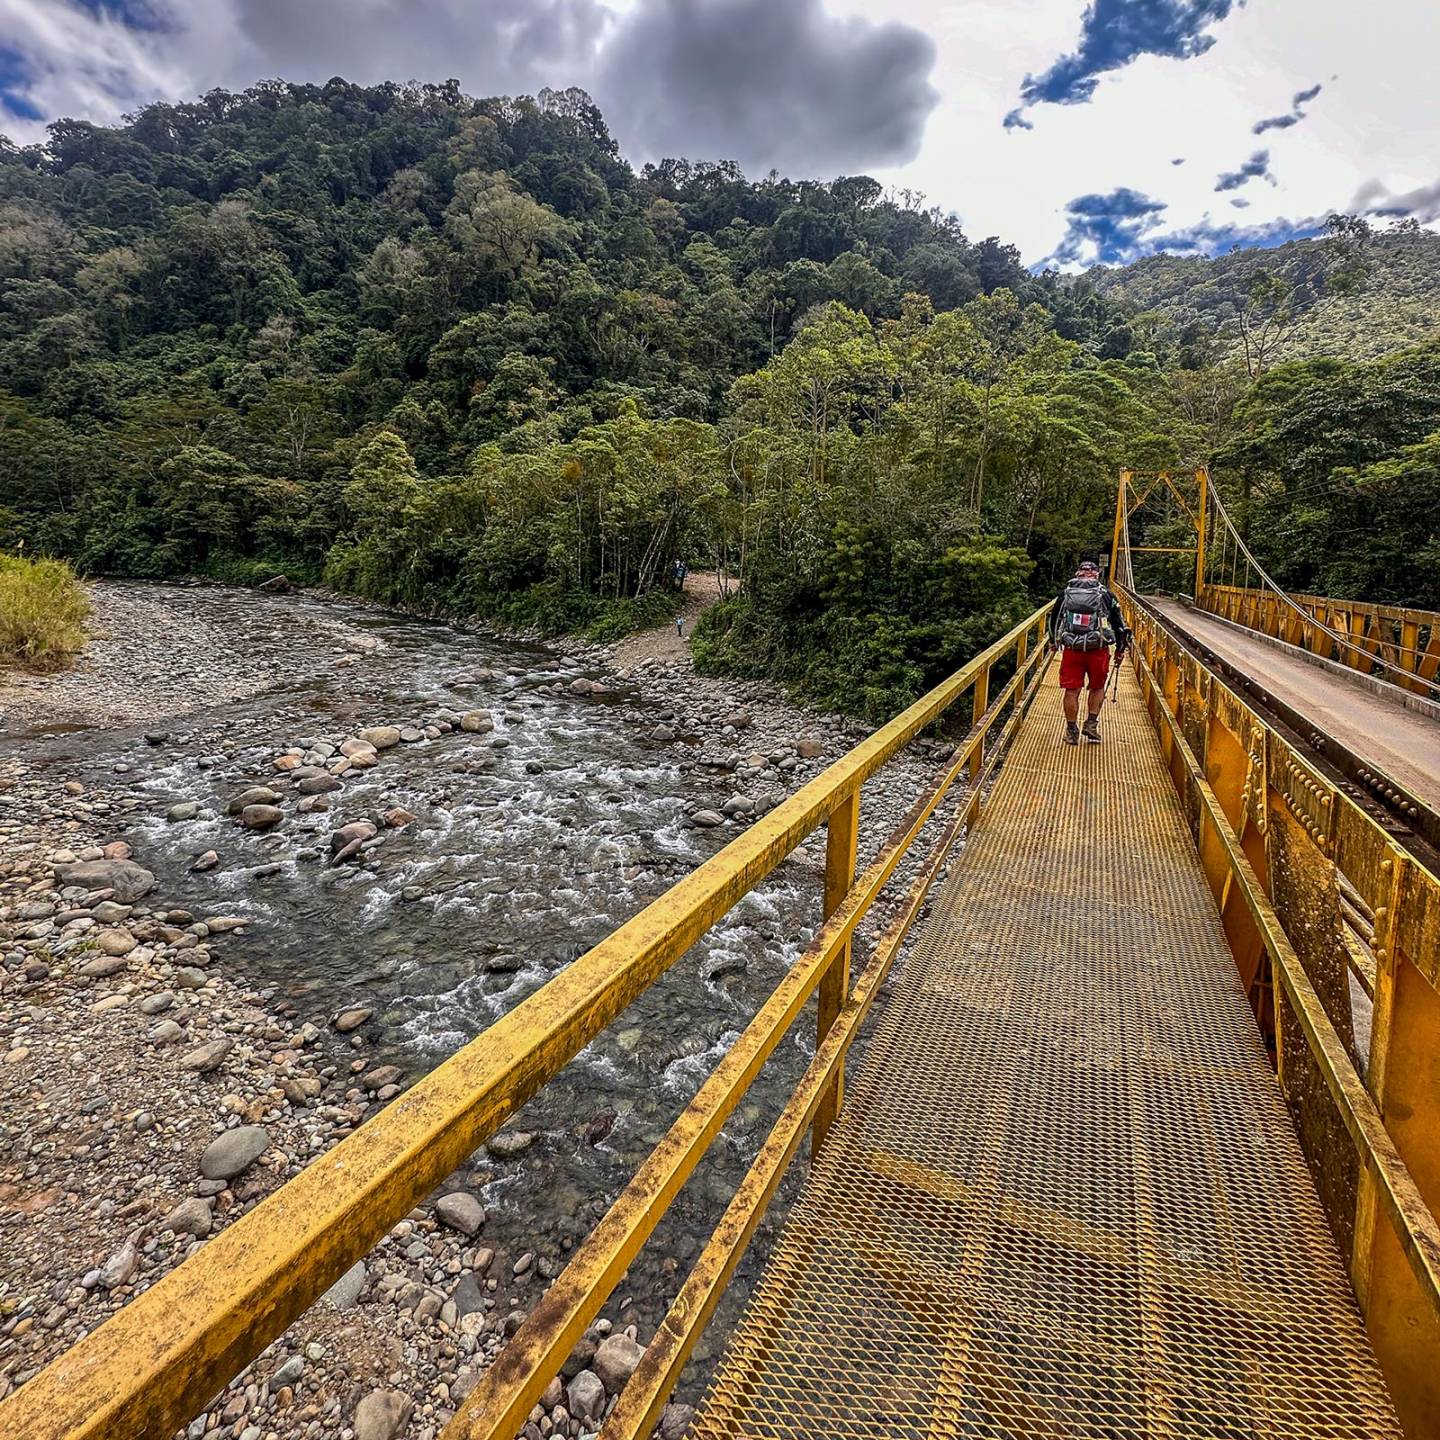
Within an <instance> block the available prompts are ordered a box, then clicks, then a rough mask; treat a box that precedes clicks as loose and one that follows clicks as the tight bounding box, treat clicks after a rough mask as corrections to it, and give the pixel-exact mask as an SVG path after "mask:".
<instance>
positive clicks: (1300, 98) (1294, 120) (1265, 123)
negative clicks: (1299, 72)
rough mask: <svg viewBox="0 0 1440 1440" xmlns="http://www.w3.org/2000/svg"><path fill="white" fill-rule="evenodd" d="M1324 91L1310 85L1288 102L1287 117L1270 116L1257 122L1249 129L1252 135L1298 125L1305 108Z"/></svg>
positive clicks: (1302, 117) (1318, 86)
mask: <svg viewBox="0 0 1440 1440" xmlns="http://www.w3.org/2000/svg"><path fill="white" fill-rule="evenodd" d="M1322 89H1324V86H1322V85H1318V84H1317V85H1312V86H1311V87H1310V88H1309V89H1308V90H1299V91H1297V92H1296V94H1295V98H1294V99H1293V100H1291V102H1290V113H1289V114H1288V115H1271V116H1270V117H1269V118H1268V119H1266V120H1257V121H1256V122H1255V123H1254V125H1252V126H1251V127H1250V130H1251V133H1252V134H1254V135H1263V134H1264V133H1265V132H1266V131H1267V130H1288V129H1289V128H1290V127H1291V126H1292V125H1298V124H1299V123H1300V122H1301V121H1302V120H1303V119H1304V118H1305V106H1307V105H1308V104H1309V103H1310V102H1311V101H1312V100H1313V99H1314V98H1315V97H1316V96H1317V95H1318V94H1319V93H1320V91H1321V90H1322Z"/></svg>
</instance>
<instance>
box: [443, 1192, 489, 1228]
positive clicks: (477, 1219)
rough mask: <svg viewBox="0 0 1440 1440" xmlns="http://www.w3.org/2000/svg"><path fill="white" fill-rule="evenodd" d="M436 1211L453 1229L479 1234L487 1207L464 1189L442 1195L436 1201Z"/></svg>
mask: <svg viewBox="0 0 1440 1440" xmlns="http://www.w3.org/2000/svg"><path fill="white" fill-rule="evenodd" d="M435 1213H436V1214H437V1215H438V1216H439V1217H440V1219H441V1220H443V1221H444V1222H445V1224H447V1225H448V1226H449V1227H450V1228H451V1229H452V1230H458V1231H460V1233H461V1234H462V1235H474V1234H477V1233H478V1232H479V1230H480V1227H481V1226H482V1225H483V1224H484V1223H485V1207H484V1206H483V1205H482V1204H481V1203H480V1202H479V1201H478V1200H477V1199H476V1198H475V1197H474V1196H473V1195H468V1194H466V1192H465V1191H463V1190H454V1191H452V1192H451V1193H450V1194H449V1195H442V1196H441V1197H440V1198H439V1199H438V1200H437V1201H436V1202H435Z"/></svg>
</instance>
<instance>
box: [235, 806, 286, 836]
mask: <svg viewBox="0 0 1440 1440" xmlns="http://www.w3.org/2000/svg"><path fill="white" fill-rule="evenodd" d="M284 818H285V812H284V811H283V810H281V809H280V808H279V806H277V805H247V806H246V807H245V808H244V809H243V810H242V811H241V812H240V823H241V824H242V825H243V826H244V827H245V828H246V829H247V830H269V829H271V828H272V827H274V826H276V825H278V824H279V823H280V822H281V821H282V820H283V819H284Z"/></svg>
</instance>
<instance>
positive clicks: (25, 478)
mask: <svg viewBox="0 0 1440 1440" xmlns="http://www.w3.org/2000/svg"><path fill="white" fill-rule="evenodd" d="M1352 240H1353V237H1345V236H1341V237H1339V240H1337V242H1335V244H1334V245H1332V246H1331V248H1330V249H1327V250H1325V251H1323V252H1320V254H1321V257H1322V263H1321V264H1320V266H1319V269H1318V270H1316V271H1315V273H1314V274H1309V272H1307V274H1308V275H1309V278H1308V279H1307V281H1306V283H1307V285H1309V286H1310V287H1311V290H1312V291H1314V292H1315V293H1317V294H1318V293H1319V292H1320V290H1322V289H1323V290H1325V292H1326V293H1327V294H1328V293H1330V291H1332V290H1333V291H1334V292H1335V293H1338V291H1339V288H1340V287H1338V286H1335V285H1333V284H1332V283H1331V282H1332V281H1333V279H1334V278H1335V277H1336V276H1342V277H1345V278H1346V279H1347V285H1348V288H1350V289H1351V290H1357V289H1359V290H1363V289H1364V288H1365V287H1367V286H1374V285H1376V284H1377V283H1379V282H1377V280H1376V278H1375V277H1376V272H1377V271H1380V272H1383V271H1384V269H1385V266H1386V265H1387V264H1388V263H1389V262H1388V261H1387V260H1386V259H1385V258H1384V257H1385V254H1386V253H1388V252H1386V251H1385V247H1384V246H1375V245H1372V244H1369V243H1368V242H1367V244H1366V246H1365V248H1366V250H1367V256H1366V259H1365V265H1364V274H1363V275H1361V274H1358V272H1357V273H1352V272H1354V271H1355V269H1356V267H1354V266H1353V265H1352V264H1351V260H1352V259H1353V255H1352V253H1351V250H1350V249H1347V248H1346V246H1347V245H1350V243H1351V241H1352ZM1402 241H1403V243H1404V244H1414V243H1417V242H1416V240H1415V237H1408V236H1407V237H1402ZM1342 242H1343V243H1342ZM1327 243H1329V242H1327ZM1397 243H1401V242H1397ZM1337 246H1338V248H1337ZM1403 253H1404V254H1405V255H1406V256H1408V255H1409V254H1410V251H1408V250H1406V251H1404V252H1403ZM1377 256H1378V257H1379V258H1378V260H1377ZM1186 263H1189V262H1186ZM1407 263H1408V262H1407ZM1312 269H1313V267H1312ZM1322 272H1323V273H1322ZM1289 293H1290V292H1287V295H1288V294H1289ZM1147 303H1148V302H1147ZM1265 303H1267V304H1269V305H1270V306H1271V307H1272V309H1274V308H1275V307H1278V306H1282V305H1284V304H1288V303H1291V301H1290V300H1288V299H1286V298H1285V297H1277V296H1276V295H1273V294H1272V295H1271V296H1270V297H1269V299H1268V300H1267V301H1266V302H1265ZM1281 318H1282V319H1288V315H1282V317H1281ZM1220 323H1221V324H1222V326H1223V323H1224V322H1223V321H1222V322H1220ZM1206 333H1210V332H1209V331H1207V332H1206ZM1400 338H1401V339H1404V338H1408V336H1401V337H1400ZM1278 359H1279V356H1278V355H1272V356H1271V361H1278ZM1253 369H1254V367H1252V370H1253ZM1211 458H1213V459H1214V460H1215V462H1216V463H1217V466H1218V473H1219V474H1220V477H1221V480H1222V483H1224V484H1225V485H1226V487H1227V490H1228V489H1233V490H1234V492H1235V494H1236V495H1237V497H1241V498H1240V500H1239V502H1238V503H1240V504H1241V510H1240V513H1241V515H1242V517H1243V518H1244V519H1245V520H1246V523H1247V524H1250V525H1252V526H1253V532H1252V533H1253V534H1254V537H1255V539H1256V543H1257V545H1259V546H1260V548H1261V550H1262V552H1263V558H1265V559H1266V560H1267V562H1268V563H1270V564H1271V565H1272V566H1274V567H1275V569H1276V570H1277V572H1278V573H1280V574H1281V575H1282V576H1283V577H1285V578H1287V579H1288V580H1290V581H1291V582H1292V583H1295V584H1296V585H1297V586H1298V585H1301V584H1304V585H1311V584H1313V585H1315V586H1317V587H1321V588H1330V589H1333V590H1335V591H1336V592H1337V593H1343V592H1344V591H1345V590H1346V589H1347V588H1348V589H1351V590H1354V591H1360V592H1364V593H1368V594H1372V595H1377V596H1379V595H1382V594H1383V595H1393V598H1397V599H1405V600H1409V601H1412V602H1416V603H1431V604H1437V605H1440V581H1437V579H1436V574H1437V567H1436V565H1435V564H1434V563H1433V557H1434V556H1435V552H1436V546H1437V544H1440V541H1437V536H1440V519H1437V500H1440V479H1437V477H1440V347H1437V346H1436V345H1434V344H1431V345H1430V346H1429V347H1428V348H1426V347H1422V348H1417V349H1413V350H1410V351H1407V352H1404V353H1401V354H1397V355H1394V356H1389V357H1387V358H1384V359H1380V360H1374V361H1364V360H1359V361H1350V360H1344V359H1336V360H1323V361H1313V362H1305V363H1299V364H1279V363H1270V362H1268V361H1267V363H1266V364H1264V365H1262V366H1261V367H1259V370H1258V373H1250V372H1248V371H1247V370H1246V369H1245V368H1244V367H1242V366H1239V365H1236V364H1235V363H1233V362H1229V361H1227V360H1226V359H1225V357H1224V354H1223V347H1221V348H1220V353H1217V350H1216V347H1215V346H1213V345H1210V344H1208V343H1206V342H1205V335H1204V334H1201V333H1200V331H1199V330H1198V329H1196V327H1195V326H1193V325H1189V324H1188V322H1186V323H1179V322H1174V323H1172V322H1170V321H1163V320H1157V319H1156V317H1155V315H1154V314H1153V312H1150V313H1147V312H1145V311H1142V310H1141V309H1140V308H1138V306H1137V305H1136V304H1135V303H1134V302H1133V301H1132V300H1131V299H1129V298H1127V297H1126V296H1124V295H1122V296H1119V297H1114V298H1112V297H1109V296H1107V295H1105V294H1102V293H1100V291H1099V290H1098V289H1097V287H1096V286H1095V285H1094V284H1091V283H1089V282H1087V281H1084V280H1081V281H1072V280H1069V279H1066V278H1063V277H1060V276H1058V275H1055V274H1051V273H1045V274H1040V275H1035V274H1031V273H1030V272H1029V271H1027V270H1026V269H1025V268H1024V267H1023V266H1022V265H1021V263H1020V260H1019V257H1018V254H1017V253H1016V252H1015V250H1014V249H1013V248H1011V247H1009V246H1007V245H1005V244H1003V243H1002V242H1001V241H999V240H998V239H993V238H991V239H985V240H981V241H978V242H977V241H973V240H971V239H970V238H968V237H967V236H966V235H965V234H964V233H963V231H962V230H961V228H960V225H959V223H958V222H957V221H956V220H955V219H954V217H952V216H947V215H945V214H942V213H940V212H938V211H936V210H934V209H927V208H926V207H925V206H924V204H923V202H922V201H920V200H919V199H918V198H916V197H913V196H909V195H898V196H897V195H894V194H888V193H886V192H884V191H883V190H882V188H881V187H880V186H879V185H878V184H877V183H876V182H875V181H873V180H871V179H869V178H867V177H864V176H852V177H842V178H840V179H837V180H834V181H832V182H830V183H827V184H821V183H817V182H808V181H807V182H791V181H788V180H784V179H782V178H780V177H778V176H775V175H771V176H768V177H766V178H764V179H762V180H758V181H750V180H747V179H746V178H745V177H744V176H743V175H742V174H741V173H740V172H739V171H738V170H737V169H736V168H735V167H734V166H733V165H729V164H723V163H721V164H699V163H691V162H688V161H684V160H670V161H665V162H663V163H662V164H659V165H656V166H647V167H646V168H645V169H644V170H643V171H641V172H640V173H638V174H637V173H636V172H635V171H634V170H633V169H632V168H631V167H630V166H629V165H628V164H627V163H626V162H625V161H624V159H623V158H622V157H621V155H620V154H619V152H618V149H617V147H616V145H615V143H614V142H613V140H612V139H611V137H610V136H609V134H608V132H607V130H606V127H605V124H604V121H603V119H602V117H601V116H600V114H599V113H598V111H597V110H596V109H595V107H594V106H593V104H592V103H591V102H590V101H589V99H588V97H587V96H585V95H584V94H583V93H582V92H578V91H567V92H564V93H560V94H555V93H551V92H542V93H541V95H540V96H539V97H538V99H535V100H531V99H526V98H522V99H513V100H512V99H488V100H474V99H471V98H469V97H467V96H465V95H463V94H462V93H461V92H460V91H459V89H458V87H457V86H455V85H454V84H453V83H452V84H449V85H444V86H399V85H383V86H376V87H369V88H363V87H359V86H354V85H350V84H347V83H345V82H343V81H339V80H336V81H332V82H330V83H329V84H327V85H324V86H311V85H289V84H285V83H282V82H278V81H277V82H269V83H266V84H262V85H258V86H255V87H253V88H252V89H250V90H248V91H246V92H245V93H243V94H229V93H224V92H215V93H212V94H210V95H207V96H205V97H204V98H203V99H202V100H200V101H198V102H197V103H195V104H190V105H153V106H150V107H148V108H146V109H145V110H143V111H141V112H140V113H139V114H138V115H136V116H135V117H133V119H132V120H131V121H130V122H129V123H128V124H126V125H125V126H124V127H122V128H118V129H105V128H100V127H96V126H93V125H90V124H86V123H82V122H75V121H65V122H60V123H57V124H56V125H54V126H52V127H51V130H50V139H49V141H48V143H47V144H46V145H45V146H44V147H32V148H28V149H16V148H14V147H8V146H4V147H0V548H8V547H13V546H15V545H17V544H18V543H19V542H22V541H23V542H24V543H25V545H26V547H27V550H28V551H30V552H39V553H49V554H56V555H64V556H67V557H69V558H71V559H73V560H74V561H75V562H76V563H77V564H78V565H79V566H81V567H82V568H83V569H84V570H86V571H88V572H91V573H118V574H127V575H138V576H163V575H175V574H207V575H212V576H216V577H220V578H226V579H232V580H241V581H255V580H263V579H265V578H268V577H269V576H271V575H274V574H276V573H285V574H287V575H289V576H290V577H291V578H293V579H296V580H303V581H318V580H321V579H323V580H325V581H326V582H328V583H329V584H331V585H334V586H337V587H339V588H342V589H345V590H349V591H352V592H354V593H357V594H360V595H363V596H367V597H369V598H373V599H377V600H381V601H384V602H387V603H397V604H406V605H413V606H419V607H423V608H427V609H433V610H445V611H451V612H455V613H463V614H470V615H479V616H488V617H493V618H496V619H500V620H504V621H508V622H510V623H516V624H533V625H538V626H540V627H542V628H544V629H547V630H550V631H558V630H563V629H576V628H582V629H588V630H589V631H590V632H591V633H596V634H604V633H614V632H616V631H618V630H619V629H622V628H624V627H626V626H629V625H634V624H640V623H644V622H645V621H646V620H647V619H648V620H653V619H656V618H659V617H660V616H661V614H662V613H663V612H664V611H666V610H668V608H669V605H670V603H671V601H670V598H669V596H668V594H667V590H666V586H667V585H668V583H669V577H670V575H671V572H672V569H673V565H674V562H675V561H676V560H677V559H683V560H685V561H687V562H689V563H690V564H692V565H701V564H703V565H713V566H716V567H718V568H721V569H723V570H724V571H726V572H727V573H728V574H730V575H731V576H733V577H735V578H736V580H737V581H739V582H740V583H741V591H740V594H739V596H738V597H737V598H735V599H733V600H731V601H729V602H727V603H726V604H725V605H724V606H722V607H720V608H719V609H718V610H717V611H715V612H712V613H711V615H710V616H709V617H708V618H707V622H706V624H705V626H704V629H703V631H702V634H701V636H700V639H699V642H698V653H699V656H700V659H701V661H702V663H705V664H708V665H710V666H712V667H715V668H722V669H728V670H732V671H741V672H744V673H751V674H766V675H772V676H777V677H779V678H783V679H785V680H788V681H791V682H794V683H797V684H799V685H800V686H802V687H803V688H804V689H805V690H806V691H807V692H808V693H810V694H811V695H813V696H814V697H816V698H819V699H821V700H824V701H829V702H832V703H835V704H838V705H844V706H846V707H849V708H854V709H857V710H861V711H863V712H865V713H867V714H870V715H879V714H883V713H885V712H886V711H888V710H891V709H893V708H894V707H895V706H896V705H898V704H899V703H901V702H902V701H903V700H904V699H906V698H907V697H909V696H911V695H913V694H915V693H916V692H917V691H918V690H919V689H920V688H921V687H923V686H924V685H925V684H927V683H928V682H930V681H932V680H933V679H935V678H936V677H937V676H939V675H940V674H943V673H945V672H946V671H948V670H949V669H951V668H953V666H954V665H955V664H957V663H958V662H959V661H961V660H962V659H963V658H965V657H966V656H967V655H968V654H969V653H971V652H972V651H973V650H974V649H975V648H976V647H977V646H979V645H981V644H983V643H985V642H986V641H988V640H989V639H991V638H993V637H994V636H995V635H996V634H997V633H999V632H1000V631H1001V630H1002V629H1003V628H1004V627H1005V626H1006V625H1008V624H1009V623H1010V622H1011V621H1012V620H1013V619H1014V618H1015V617H1017V616H1018V615H1021V614H1023V613H1025V611H1026V610H1027V609H1028V607H1029V606H1030V605H1031V604H1033V603H1034V601H1033V597H1034V596H1036V595H1038V594H1042V593H1044V592H1046V591H1048V590H1050V589H1052V588H1053V587H1054V586H1055V585H1057V584H1058V582H1059V580H1060V579H1061V577H1062V576H1063V575H1065V574H1067V573H1068V569H1069V566H1070V565H1071V563H1072V561H1073V558H1074V555H1075V552H1076V551H1077V549H1078V548H1079V547H1081V546H1082V545H1086V544H1096V543H1103V542H1104V541H1105V540H1106V538H1107V537H1108V524H1109V514H1110V510H1111V507H1112V505H1113V495H1114V483H1115V482H1114V476H1115V474H1116V472H1117V470H1118V469H1119V468H1120V467H1121V466H1122V465H1124V464H1129V465H1131V466H1132V467H1135V468H1142V469H1143V468H1153V467H1155V466H1158V465H1162V464H1168V465H1174V464H1194V463H1200V462H1202V461H1205V460H1207V459H1211ZM1357 527H1367V528H1365V529H1364V530H1363V531H1362V532H1360V533H1357ZM1372 534H1373V536H1374V543H1373V544H1372V542H1371V536H1372ZM1427 547H1429V548H1428V549H1427Z"/></svg>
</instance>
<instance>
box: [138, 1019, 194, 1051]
mask: <svg viewBox="0 0 1440 1440" xmlns="http://www.w3.org/2000/svg"><path fill="white" fill-rule="evenodd" d="M184 1033H185V1031H184V1030H183V1029H182V1028H181V1026H180V1025H179V1023H178V1022H176V1021H174V1020H162V1021H161V1022H160V1023H159V1024H158V1025H155V1026H152V1027H151V1029H150V1030H149V1031H148V1032H147V1034H146V1036H145V1038H146V1039H147V1040H148V1041H149V1042H150V1043H151V1044H152V1045H171V1044H173V1043H174V1042H175V1041H176V1040H178V1039H179V1038H180V1037H181V1036H182V1035H183V1034H184Z"/></svg>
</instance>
